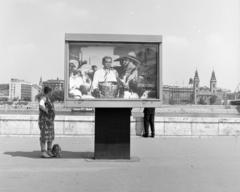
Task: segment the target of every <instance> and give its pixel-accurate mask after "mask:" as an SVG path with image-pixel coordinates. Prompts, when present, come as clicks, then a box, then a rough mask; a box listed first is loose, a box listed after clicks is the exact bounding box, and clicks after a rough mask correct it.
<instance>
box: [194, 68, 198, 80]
mask: <svg viewBox="0 0 240 192" xmlns="http://www.w3.org/2000/svg"><path fill="white" fill-rule="evenodd" d="M195 78H199V77H198V71H197V70H196V71H195V77H194V79H195Z"/></svg>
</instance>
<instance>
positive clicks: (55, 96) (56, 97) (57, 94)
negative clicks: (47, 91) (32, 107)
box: [35, 90, 64, 102]
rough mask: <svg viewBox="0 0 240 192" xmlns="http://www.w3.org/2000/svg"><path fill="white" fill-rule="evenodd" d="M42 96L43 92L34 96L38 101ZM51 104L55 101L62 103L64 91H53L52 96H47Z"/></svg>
mask: <svg viewBox="0 0 240 192" xmlns="http://www.w3.org/2000/svg"><path fill="white" fill-rule="evenodd" d="M43 96H44V93H43V92H40V93H39V94H37V95H36V97H35V98H36V100H38V101H40V100H41V98H42V97H43ZM49 98H50V99H51V101H52V102H55V101H64V90H55V91H53V92H52V94H51V95H50V96H49Z"/></svg>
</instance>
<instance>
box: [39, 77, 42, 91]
mask: <svg viewBox="0 0 240 192" xmlns="http://www.w3.org/2000/svg"><path fill="white" fill-rule="evenodd" d="M38 85H39V87H41V89H42V88H43V82H42V77H41V78H40V81H39V84H38Z"/></svg>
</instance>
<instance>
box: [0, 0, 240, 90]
mask: <svg viewBox="0 0 240 192" xmlns="http://www.w3.org/2000/svg"><path fill="white" fill-rule="evenodd" d="M65 33H102V34H140V35H162V37H163V50H162V54H163V58H162V68H163V71H162V75H163V83H164V84H165V85H174V84H178V85H181V84H188V82H189V79H190V78H193V77H194V74H195V71H196V70H197V71H198V75H199V78H200V86H208V87H209V84H210V78H211V74H212V71H213V70H214V71H215V74H216V78H217V86H218V87H221V88H226V89H230V90H231V91H234V90H235V89H236V87H237V85H238V84H239V83H240V58H239V55H240V2H239V0H121V1H120V0H88V1H86V0H85V1H83V0H71V1H69V0H68V1H67V0H62V1H57V0H51V1H47V0H0V55H1V59H0V67H1V68H0V83H9V82H10V79H11V78H17V79H23V80H26V81H29V82H31V83H33V84H38V83H39V80H40V77H42V79H43V80H48V79H57V78H60V79H64V38H65V36H64V35H65Z"/></svg>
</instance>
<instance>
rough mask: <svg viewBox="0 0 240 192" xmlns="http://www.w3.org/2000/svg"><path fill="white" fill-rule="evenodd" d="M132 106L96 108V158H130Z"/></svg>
mask: <svg viewBox="0 0 240 192" xmlns="http://www.w3.org/2000/svg"><path fill="white" fill-rule="evenodd" d="M130 117H131V108H96V109H95V155H94V156H95V159H130Z"/></svg>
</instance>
